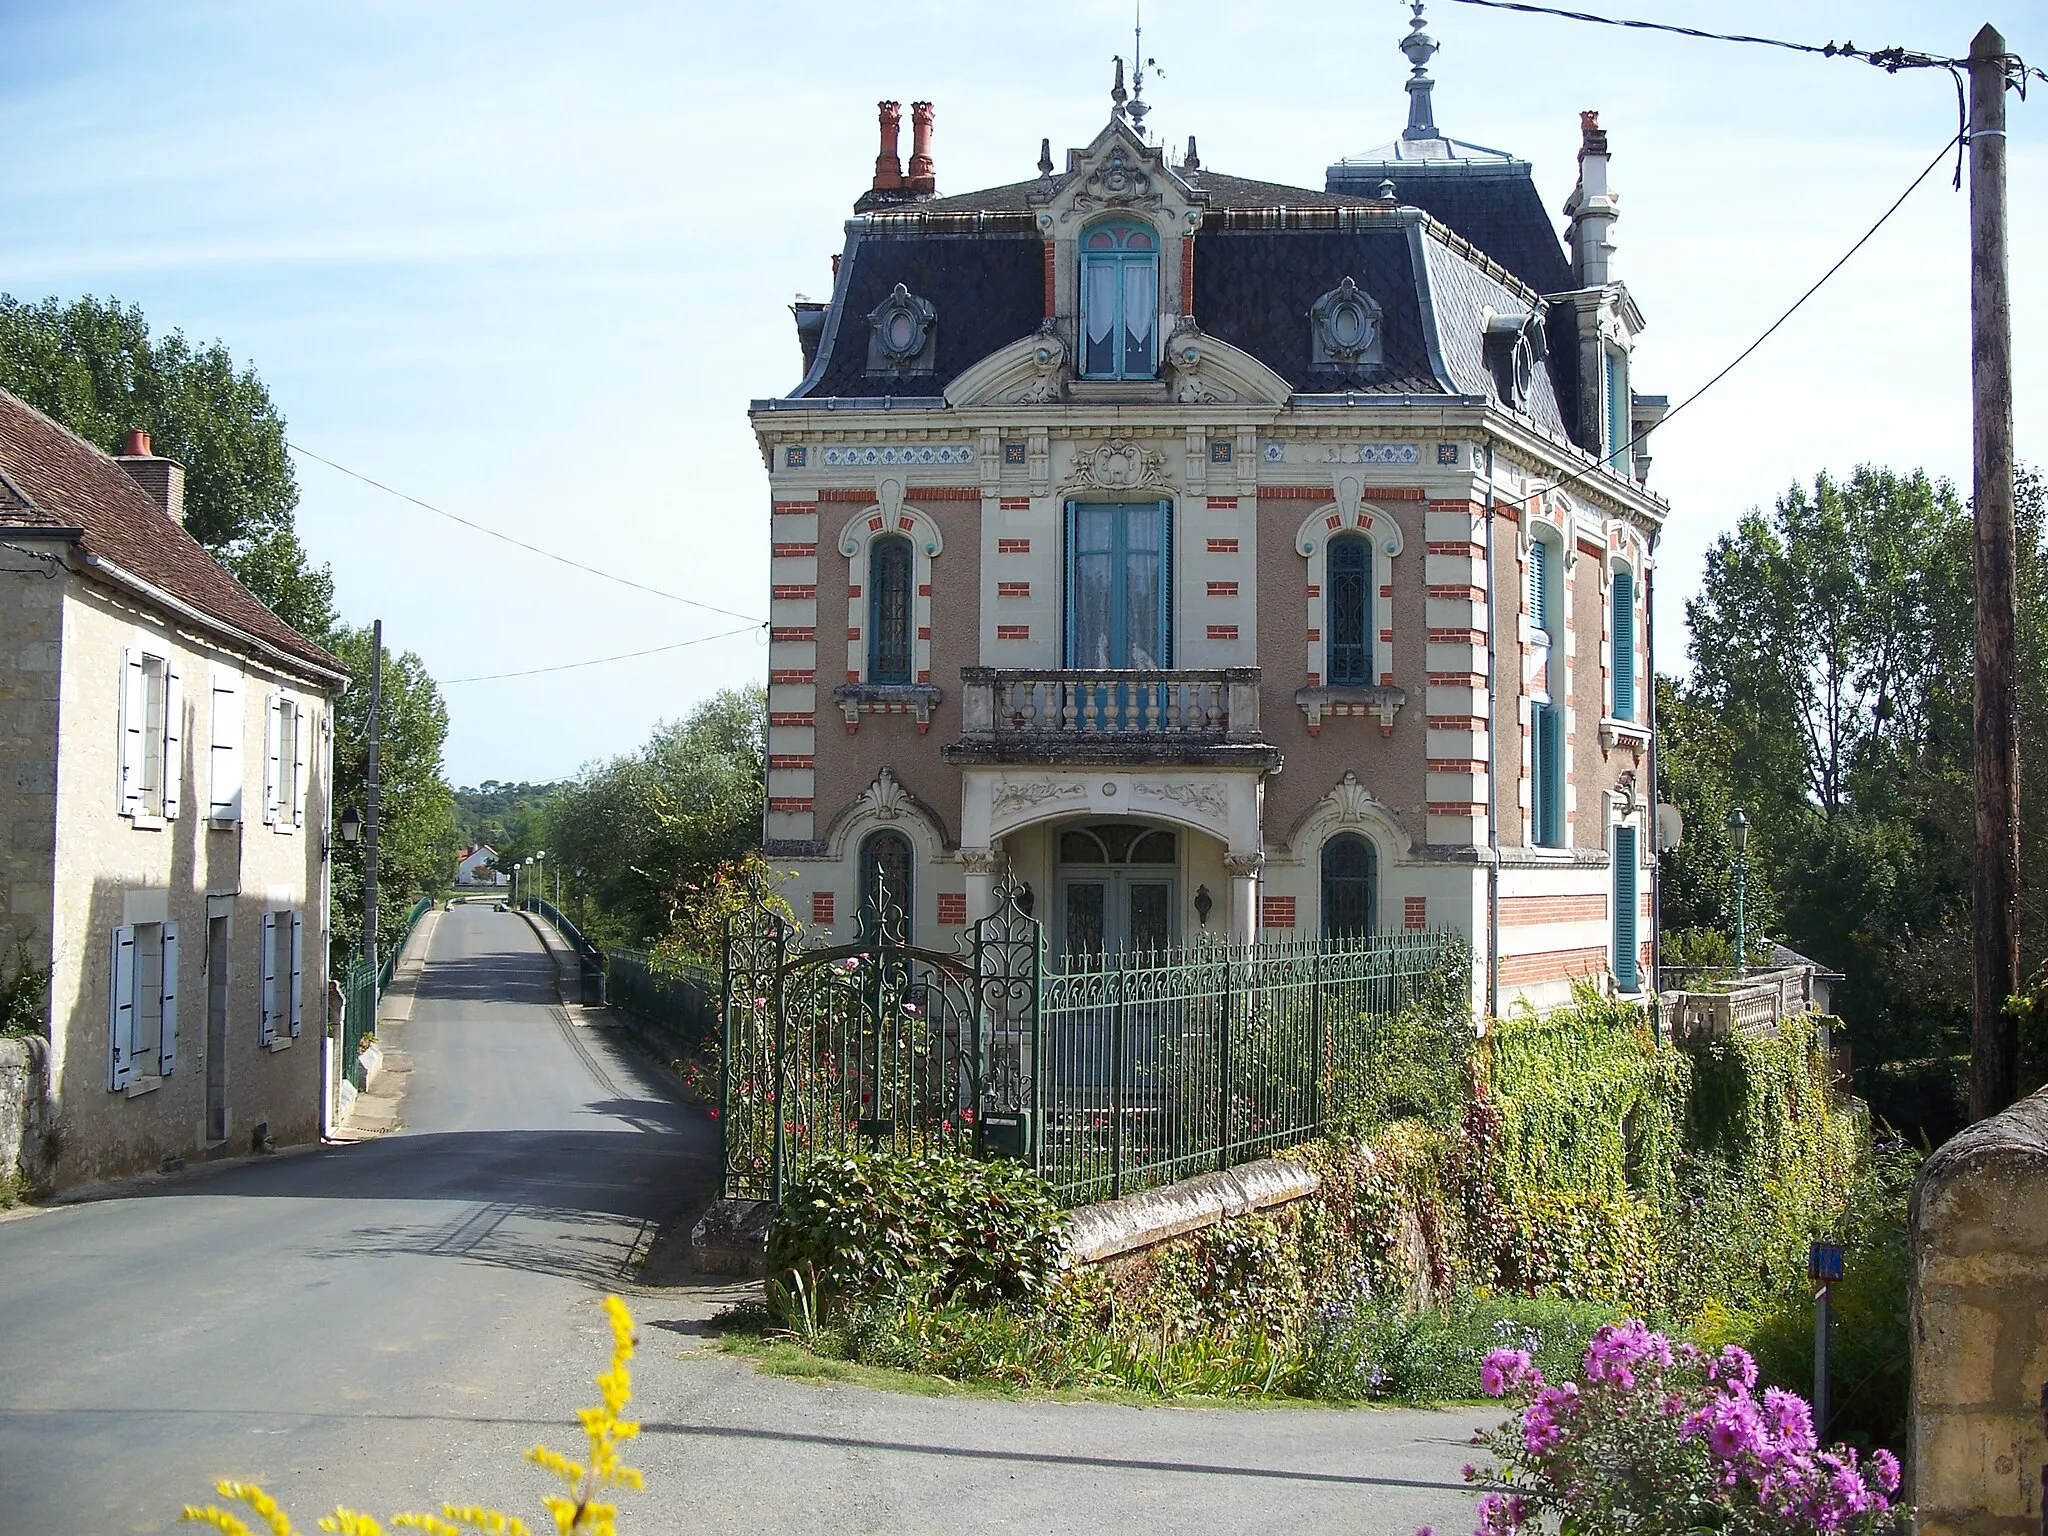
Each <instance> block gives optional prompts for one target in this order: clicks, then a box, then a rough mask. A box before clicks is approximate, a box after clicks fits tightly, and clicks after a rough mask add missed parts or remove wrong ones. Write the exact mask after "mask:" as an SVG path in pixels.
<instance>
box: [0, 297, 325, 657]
mask: <svg viewBox="0 0 2048 1536" xmlns="http://www.w3.org/2000/svg"><path fill="white" fill-rule="evenodd" d="M0 387H5V388H6V389H8V390H9V391H11V392H12V393H14V394H16V395H19V396H20V397H21V398H22V399H24V400H26V401H27V402H28V403H29V404H30V405H33V406H35V407H36V408H37V409H38V410H40V411H42V412H43V413H44V414H45V415H47V416H50V417H51V418H53V419H54V420H56V421H59V422H61V423H63V424H64V425H65V426H67V427H69V428H70V429H71V430H72V431H73V432H76V433H77V434H78V435H79V436H80V437H83V438H85V439H86V440H87V441H88V442H91V443H94V444H96V445H97V446H99V447H100V448H102V449H104V450H105V451H106V452H108V453H119V452H120V451H121V450H122V448H123V447H124V446H125V444H126V442H127V437H128V433H129V431H130V430H131V429H133V428H137V427H139V428H141V429H142V430H143V431H145V432H147V433H149V435H150V439H151V448H152V450H153V451H154V452H156V453H160V454H163V455H164V456H165V457H167V458H173V459H176V460H177V461H178V462H179V463H181V464H183V465H184V466H185V526H186V528H187V529H189V530H190V531H191V534H192V536H193V537H194V538H196V539H197V540H198V541H199V542H200V543H201V544H203V545H205V546H206V547H207V549H208V550H210V551H211V552H212V553H213V554H214V555H215V556H217V557H218V558H219V559H220V560H221V561H222V563H223V564H225V565H226V566H227V567H228V568H229V569H230V570H232V571H233V572H234V573H235V575H236V576H237V577H238V578H239V579H240V580H241V582H242V584H243V585H244V586H246V587H248V588H249V590H250V591H252V592H254V593H255V594H256V596H257V597H259V598H260V599H262V601H263V602H264V603H265V604H266V605H267V606H269V607H270V608H271V609H272V610H273V611H274V612H275V613H276V614H277V615H278V616H279V617H280V618H282V619H283V620H284V621H285V622H286V623H287V624H290V625H291V626H292V627H293V628H294V629H296V630H298V631H299V632H300V633H301V634H305V635H308V636H310V637H312V638H313V639H315V640H325V638H326V637H327V635H328V632H329V631H330V630H331V629H332V628H333V627H334V623H335V614H334V582H333V579H332V578H331V577H330V576H329V574H328V572H327V570H326V568H325V567H319V568H316V567H314V566H313V565H312V564H311V562H310V561H309V560H308V558H307V556H306V551H305V549H304V547H303V546H301V545H300V543H299V540H298V535H297V532H296V530H295V528H294V525H293V520H292V512H293V509H294V508H295V507H296V506H297V505H298V499H299V491H298V482H297V479H296V478H295V477H294V475H293V473H292V462H291V455H290V453H289V452H288V451H287V449H286V447H285V424H284V418H283V416H281V415H280V414H279V413H278V410H277V407H276V405H275V404H274V403H273V402H272V400H271V398H270V391H269V390H268V389H267V388H265V386H264V384H263V381H262V380H261V379H260V378H258V377H257V376H256V372H255V370H254V369H251V368H237V367H236V366H235V361H234V359H233V358H232V357H231V356H230V355H229V354H228V351H227V348H226V347H224V346H222V345H221V343H219V342H218V341H216V342H214V343H212V344H211V345H210V346H204V347H200V346H194V345H193V344H192V343H191V342H189V341H187V340H186V339H185V336H184V334H183V333H182V332H180V331H171V332H170V333H168V334H167V335H163V336H157V337H152V336H151V334H150V330H149V324H148V322H147V321H146V320H145V319H144V318H143V315H142V311H141V310H140V309H139V308H137V307H136V306H134V305H132V304H131V305H128V306H127V307H125V308H124V307H123V306H122V305H121V303H120V302H119V301H118V300H115V299H107V300H105V301H104V302H102V301H101V300H98V299H94V298H90V297H87V298H81V299H75V300H73V301H72V302H70V303H68V304H66V303H62V302H60V301H59V300H57V299H54V298H50V299H45V300H43V301H42V302H41V303H39V304H29V303H23V302H22V301H20V300H18V299H14V298H11V297H9V296H7V295H4V294H0Z"/></svg>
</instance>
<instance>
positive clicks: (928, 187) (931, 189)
mask: <svg viewBox="0 0 2048 1536" xmlns="http://www.w3.org/2000/svg"><path fill="white" fill-rule="evenodd" d="M904 185H905V186H907V187H908V188H909V189H910V190H911V191H912V192H914V193H916V194H917V195H918V196H919V197H931V196H932V195H934V194H935V193H936V192H937V191H938V190H939V182H938V176H937V174H936V172H935V171H934V168H933V166H932V104H931V103H930V102H928V101H913V102H912V103H911V104H910V175H909V176H908V177H907V178H905V180H904Z"/></svg>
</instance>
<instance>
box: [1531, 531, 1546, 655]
mask: <svg viewBox="0 0 2048 1536" xmlns="http://www.w3.org/2000/svg"><path fill="white" fill-rule="evenodd" d="M1529 622H1530V623H1531V624H1533V625H1534V626H1535V628H1536V631H1537V633H1538V634H1545V635H1547V634H1549V633H1550V546H1549V545H1548V544H1546V543H1544V542H1543V541H1542V540H1541V539H1531V540H1530V541H1529Z"/></svg>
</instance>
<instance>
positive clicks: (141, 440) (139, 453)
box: [126, 427, 149, 459]
mask: <svg viewBox="0 0 2048 1536" xmlns="http://www.w3.org/2000/svg"><path fill="white" fill-rule="evenodd" d="M126 457H128V458H131V459H146V458H148V457H149V434H148V433H147V432H145V431H143V430H142V428H140V427H130V428H129V429H128V447H127V449H126Z"/></svg>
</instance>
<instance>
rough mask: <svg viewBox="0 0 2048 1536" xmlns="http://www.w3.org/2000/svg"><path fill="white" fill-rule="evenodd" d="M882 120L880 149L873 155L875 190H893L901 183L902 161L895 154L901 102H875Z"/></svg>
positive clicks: (900, 117)
mask: <svg viewBox="0 0 2048 1536" xmlns="http://www.w3.org/2000/svg"><path fill="white" fill-rule="evenodd" d="M875 106H876V110H877V111H878V112H879V113H880V114H881V120H882V151H881V153H880V154H878V155H876V156H875V184H874V187H873V189H872V190H874V191H876V192H894V191H896V190H898V189H899V188H901V187H902V185H903V161H902V158H901V157H900V156H899V155H898V154H897V151H896V146H897V143H898V139H899V136H900V135H901V133H902V131H903V103H902V102H900V101H883V102H877V103H876V104H875Z"/></svg>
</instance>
